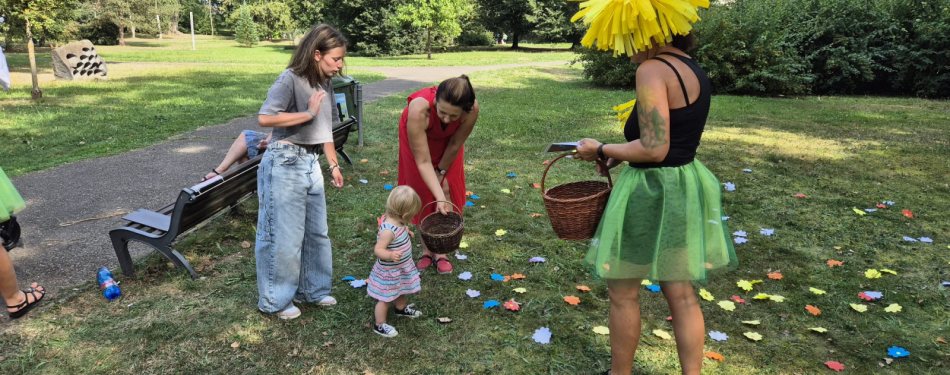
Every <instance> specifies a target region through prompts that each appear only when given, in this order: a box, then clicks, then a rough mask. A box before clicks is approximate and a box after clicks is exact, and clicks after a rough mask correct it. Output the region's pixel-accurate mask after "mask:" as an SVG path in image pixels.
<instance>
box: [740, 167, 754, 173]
mask: <svg viewBox="0 0 950 375" xmlns="http://www.w3.org/2000/svg"><path fill="white" fill-rule="evenodd" d="M742 171H743V172H745V173H752V170H751V169H748V168H746V169H743V170H742Z"/></svg>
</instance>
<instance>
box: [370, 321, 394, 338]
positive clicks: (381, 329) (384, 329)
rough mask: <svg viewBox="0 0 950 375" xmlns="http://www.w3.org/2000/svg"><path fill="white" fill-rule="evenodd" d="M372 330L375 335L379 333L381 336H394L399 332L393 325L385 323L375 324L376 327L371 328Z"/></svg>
mask: <svg viewBox="0 0 950 375" xmlns="http://www.w3.org/2000/svg"><path fill="white" fill-rule="evenodd" d="M373 332H376V334H377V335H380V336H383V337H396V335H398V334H399V332H397V331H396V328H395V327H393V326H391V325H389V324H386V323H383V324H380V325H378V326H376V328H374V329H373Z"/></svg>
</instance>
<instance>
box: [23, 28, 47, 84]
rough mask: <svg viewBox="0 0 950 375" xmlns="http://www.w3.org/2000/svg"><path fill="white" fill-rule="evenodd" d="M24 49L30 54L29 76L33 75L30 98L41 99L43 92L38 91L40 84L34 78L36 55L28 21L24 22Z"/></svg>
mask: <svg viewBox="0 0 950 375" xmlns="http://www.w3.org/2000/svg"><path fill="white" fill-rule="evenodd" d="M26 48H27V51H29V52H30V74H32V75H33V91H31V92H30V97H31V98H33V100H36V99H39V98H42V97H43V91H42V90H40V82H39V80H37V77H36V54H35V53H34V52H33V31H32V30H31V29H30V20H26Z"/></svg>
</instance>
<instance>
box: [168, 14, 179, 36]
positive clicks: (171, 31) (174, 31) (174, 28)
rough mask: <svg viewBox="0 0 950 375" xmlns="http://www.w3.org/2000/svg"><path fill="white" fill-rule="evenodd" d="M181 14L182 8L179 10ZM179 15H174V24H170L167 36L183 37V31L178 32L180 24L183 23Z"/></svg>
mask: <svg viewBox="0 0 950 375" xmlns="http://www.w3.org/2000/svg"><path fill="white" fill-rule="evenodd" d="M178 11H179V12H181V8H179V9H178ZM179 17H180V15H179V14H178V13H175V14H172V22H169V23H168V32H167V34H174V35H181V30H178V23H179V22H181V19H180V18H179Z"/></svg>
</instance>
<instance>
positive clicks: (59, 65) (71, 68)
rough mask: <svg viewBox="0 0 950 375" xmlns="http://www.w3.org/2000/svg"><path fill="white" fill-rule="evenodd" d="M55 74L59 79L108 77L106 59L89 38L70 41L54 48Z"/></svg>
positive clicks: (52, 53)
mask: <svg viewBox="0 0 950 375" xmlns="http://www.w3.org/2000/svg"><path fill="white" fill-rule="evenodd" d="M50 54H51V55H52V56H53V74H54V75H55V76H56V78H58V79H70V80H72V79H89V78H106V74H107V73H108V72H109V70H108V69H106V61H105V60H104V59H103V58H102V57H101V56H99V51H97V50H96V47H95V46H94V45H92V42H90V41H88V40H82V41H79V42H75V43H70V44H67V45H65V46H62V47H59V48H57V49H54V50H53V51H52V52H51V53H50Z"/></svg>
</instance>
